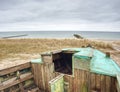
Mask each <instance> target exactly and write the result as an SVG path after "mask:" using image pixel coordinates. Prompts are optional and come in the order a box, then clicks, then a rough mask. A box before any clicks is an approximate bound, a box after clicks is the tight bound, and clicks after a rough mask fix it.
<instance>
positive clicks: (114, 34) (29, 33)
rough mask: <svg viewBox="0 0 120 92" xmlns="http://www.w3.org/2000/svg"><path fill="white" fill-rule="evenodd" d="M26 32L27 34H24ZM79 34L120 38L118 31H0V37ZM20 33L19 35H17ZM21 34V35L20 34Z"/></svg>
mask: <svg viewBox="0 0 120 92" xmlns="http://www.w3.org/2000/svg"><path fill="white" fill-rule="evenodd" d="M24 34H27V35H24ZM74 34H79V35H81V36H82V37H84V38H87V39H101V40H102V39H104V40H120V32H102V31H15V32H0V38H4V37H12V36H14V37H15V36H16V38H74V36H73V35H74ZM19 35H20V36H19ZM21 35H22V36H21Z"/></svg>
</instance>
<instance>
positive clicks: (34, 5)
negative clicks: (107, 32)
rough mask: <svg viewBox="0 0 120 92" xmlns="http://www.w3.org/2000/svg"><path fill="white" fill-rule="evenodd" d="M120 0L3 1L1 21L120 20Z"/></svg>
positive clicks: (0, 13)
mask: <svg viewBox="0 0 120 92" xmlns="http://www.w3.org/2000/svg"><path fill="white" fill-rule="evenodd" d="M119 3H120V0H0V23H15V22H27V21H28V22H35V21H37V22H43V21H45V22H48V21H56V22H59V21H62V20H64V21H65V20H66V21H71V22H72V21H74V20H75V21H76V20H77V21H81V20H82V21H83V20H84V21H89V22H94V23H99V22H100V23H102V22H103V23H104V22H118V21H120V16H119V15H120V10H119V8H120V6H119Z"/></svg>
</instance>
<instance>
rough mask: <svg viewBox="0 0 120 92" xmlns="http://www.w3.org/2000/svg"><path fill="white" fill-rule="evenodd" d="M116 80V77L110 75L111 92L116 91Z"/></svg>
mask: <svg viewBox="0 0 120 92" xmlns="http://www.w3.org/2000/svg"><path fill="white" fill-rule="evenodd" d="M116 82H117V79H116V78H115V77H111V92H117V87H116ZM118 92H119V91H118Z"/></svg>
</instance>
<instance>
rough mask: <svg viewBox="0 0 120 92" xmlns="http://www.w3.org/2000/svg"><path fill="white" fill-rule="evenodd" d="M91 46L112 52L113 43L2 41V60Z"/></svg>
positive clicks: (69, 40) (0, 42)
mask: <svg viewBox="0 0 120 92" xmlns="http://www.w3.org/2000/svg"><path fill="white" fill-rule="evenodd" d="M88 44H91V45H92V46H93V47H95V48H97V49H100V50H112V44H111V43H105V42H103V41H93V40H88V39H0V52H1V53H0V60H1V59H6V58H15V57H21V58H25V57H27V56H28V57H29V55H33V54H34V55H35V54H40V53H42V52H46V51H50V50H57V49H62V48H69V47H82V46H87V45H88Z"/></svg>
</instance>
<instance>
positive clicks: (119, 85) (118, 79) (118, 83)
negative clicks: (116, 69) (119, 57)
mask: <svg viewBox="0 0 120 92" xmlns="http://www.w3.org/2000/svg"><path fill="white" fill-rule="evenodd" d="M117 90H118V92H120V74H119V75H117Z"/></svg>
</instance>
